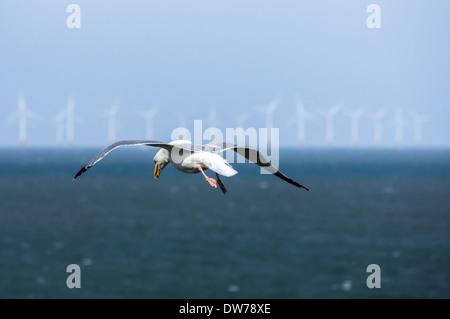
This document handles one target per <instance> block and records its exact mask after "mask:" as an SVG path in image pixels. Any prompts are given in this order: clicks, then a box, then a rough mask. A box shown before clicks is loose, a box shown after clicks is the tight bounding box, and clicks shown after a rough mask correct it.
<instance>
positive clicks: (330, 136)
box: [319, 104, 341, 147]
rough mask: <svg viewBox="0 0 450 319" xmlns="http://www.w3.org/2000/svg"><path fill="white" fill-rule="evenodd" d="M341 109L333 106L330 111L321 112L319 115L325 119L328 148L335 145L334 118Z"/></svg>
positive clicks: (338, 106)
mask: <svg viewBox="0 0 450 319" xmlns="http://www.w3.org/2000/svg"><path fill="white" fill-rule="evenodd" d="M340 109H341V107H340V105H338V104H336V105H333V106H332V107H331V108H329V109H328V110H319V113H320V114H321V115H322V116H324V117H325V141H326V145H327V147H331V146H332V145H333V140H334V130H333V118H334V116H335V115H336V114H337V113H338V112H339V110H340Z"/></svg>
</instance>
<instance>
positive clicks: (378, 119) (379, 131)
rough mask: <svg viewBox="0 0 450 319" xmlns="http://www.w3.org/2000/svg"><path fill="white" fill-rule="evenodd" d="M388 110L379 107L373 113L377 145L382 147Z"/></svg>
mask: <svg viewBox="0 0 450 319" xmlns="http://www.w3.org/2000/svg"><path fill="white" fill-rule="evenodd" d="M386 112H387V110H386V109H385V108H382V109H379V110H378V111H377V112H376V113H375V114H374V115H373V117H372V118H373V120H374V122H373V123H374V124H373V128H374V142H375V146H376V147H381V142H382V139H383V118H384V116H385V115H386Z"/></svg>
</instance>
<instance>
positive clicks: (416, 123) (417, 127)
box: [412, 112, 427, 147]
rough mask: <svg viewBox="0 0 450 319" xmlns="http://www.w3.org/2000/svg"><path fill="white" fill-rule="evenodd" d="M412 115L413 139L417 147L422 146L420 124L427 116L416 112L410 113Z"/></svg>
mask: <svg viewBox="0 0 450 319" xmlns="http://www.w3.org/2000/svg"><path fill="white" fill-rule="evenodd" d="M412 117H413V120H414V141H415V143H416V146H417V147H420V146H422V125H423V123H424V122H425V121H426V120H427V118H426V117H425V116H423V115H420V114H418V113H417V112H413V113H412Z"/></svg>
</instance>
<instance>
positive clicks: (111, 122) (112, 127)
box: [103, 102, 119, 144]
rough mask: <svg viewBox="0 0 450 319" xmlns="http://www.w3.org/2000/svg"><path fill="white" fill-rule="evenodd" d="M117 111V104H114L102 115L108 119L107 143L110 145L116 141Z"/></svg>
mask: <svg viewBox="0 0 450 319" xmlns="http://www.w3.org/2000/svg"><path fill="white" fill-rule="evenodd" d="M118 110H119V102H115V103H114V104H113V105H112V106H111V107H110V109H109V110H108V111H107V112H105V113H103V116H104V117H107V118H108V141H109V143H110V144H112V143H114V142H115V141H116V115H117V111H118Z"/></svg>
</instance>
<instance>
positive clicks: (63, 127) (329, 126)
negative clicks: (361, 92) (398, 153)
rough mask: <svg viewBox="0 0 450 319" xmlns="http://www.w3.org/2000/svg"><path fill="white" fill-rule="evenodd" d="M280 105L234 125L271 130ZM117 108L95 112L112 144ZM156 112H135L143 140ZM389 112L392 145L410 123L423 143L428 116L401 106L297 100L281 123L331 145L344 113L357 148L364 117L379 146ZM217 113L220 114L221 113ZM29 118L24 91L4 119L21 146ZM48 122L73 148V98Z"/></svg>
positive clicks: (300, 138)
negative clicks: (317, 129) (312, 131)
mask: <svg viewBox="0 0 450 319" xmlns="http://www.w3.org/2000/svg"><path fill="white" fill-rule="evenodd" d="M279 105H280V99H274V100H273V101H271V102H270V103H269V104H268V105H267V106H260V107H253V108H249V109H247V112H241V113H238V114H234V115H233V118H234V123H233V124H234V127H235V128H243V129H244V130H245V129H246V126H245V121H246V120H247V119H248V118H250V117H251V116H253V114H256V113H259V114H263V115H264V118H265V127H266V128H267V129H269V130H270V129H271V128H274V127H277V126H276V125H274V114H275V111H276V110H277V109H278V108H279ZM119 109H120V104H119V102H115V103H113V104H112V105H111V106H110V108H109V109H108V110H107V111H105V112H103V113H100V114H98V117H102V118H105V119H106V120H107V137H108V143H113V142H115V141H116V140H117V139H116V133H117V121H118V116H117V114H118V111H119ZM159 111H160V108H159V107H150V108H148V109H147V110H144V111H142V110H141V111H136V112H135V115H136V116H137V117H140V118H142V119H144V121H145V126H144V127H145V132H144V133H145V134H144V137H145V139H153V138H154V129H153V128H154V123H153V122H154V117H155V115H156V114H157V113H158V112H159ZM292 111H294V110H292ZM252 113H253V114H252ZM388 113H391V117H393V123H394V134H395V136H394V138H395V146H397V147H401V146H403V144H404V135H405V127H406V126H409V127H410V128H411V129H410V130H409V132H412V133H413V136H412V139H413V141H414V145H415V146H416V147H420V146H422V127H423V124H424V123H425V122H426V121H427V120H428V119H427V118H426V117H425V116H423V115H421V114H418V113H417V112H415V111H412V112H404V111H403V110H402V109H401V108H396V109H388V108H379V109H377V110H376V111H375V112H373V111H370V110H368V109H366V108H363V107H358V108H356V109H348V108H345V107H343V106H342V105H340V104H335V105H333V106H331V107H330V108H328V109H323V108H314V109H313V111H310V110H307V108H305V106H304V104H303V102H302V100H300V99H296V102H295V113H294V116H292V117H290V118H289V119H288V120H286V121H285V122H284V125H287V126H292V125H294V124H295V125H296V131H297V133H296V140H297V145H298V147H305V146H306V145H307V143H306V142H307V140H306V130H307V122H311V123H313V124H311V125H314V126H321V127H323V129H324V131H323V132H324V133H323V134H324V137H325V145H326V146H327V147H333V146H334V139H335V137H334V135H335V128H334V126H335V124H334V123H335V118H336V116H344V117H345V118H346V120H347V121H348V124H349V125H350V139H349V145H350V146H352V147H354V148H356V147H359V146H360V120H361V119H362V118H365V119H369V120H371V121H372V125H373V146H375V147H382V146H383V145H382V141H383V130H384V125H385V119H386V115H387V114H388ZM220 115H221V116H222V112H221V114H220ZM392 115H393V116H392ZM173 116H174V117H176V118H177V119H178V125H179V126H180V127H185V126H186V123H187V121H186V118H185V115H184V114H182V113H181V112H175V113H174V114H173ZM221 119H222V118H221ZM30 120H31V121H40V120H41V117H40V116H39V115H38V114H36V113H34V112H32V111H31V110H29V109H28V108H27V104H26V101H25V98H24V96H23V94H19V95H18V102H17V110H16V111H15V112H14V113H12V114H11V115H10V116H9V118H8V119H7V122H9V123H10V124H12V123H14V122H15V123H17V125H18V129H19V131H18V143H19V146H20V147H22V148H23V147H25V146H26V145H27V128H28V124H29V121H30ZM50 121H51V122H53V125H55V128H56V133H55V136H56V145H57V146H59V147H62V146H67V147H73V146H74V136H75V134H74V131H75V127H76V124H82V123H83V121H82V119H81V117H80V116H78V115H77V114H76V113H75V100H74V99H73V98H69V99H68V101H67V104H66V106H65V108H63V109H61V110H60V111H59V112H58V113H57V114H56V115H55V116H53V117H51V118H50ZM46 122H49V121H46ZM207 124H208V125H209V127H216V126H217V124H218V121H217V112H216V108H215V107H211V108H209V110H208V116H207Z"/></svg>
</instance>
